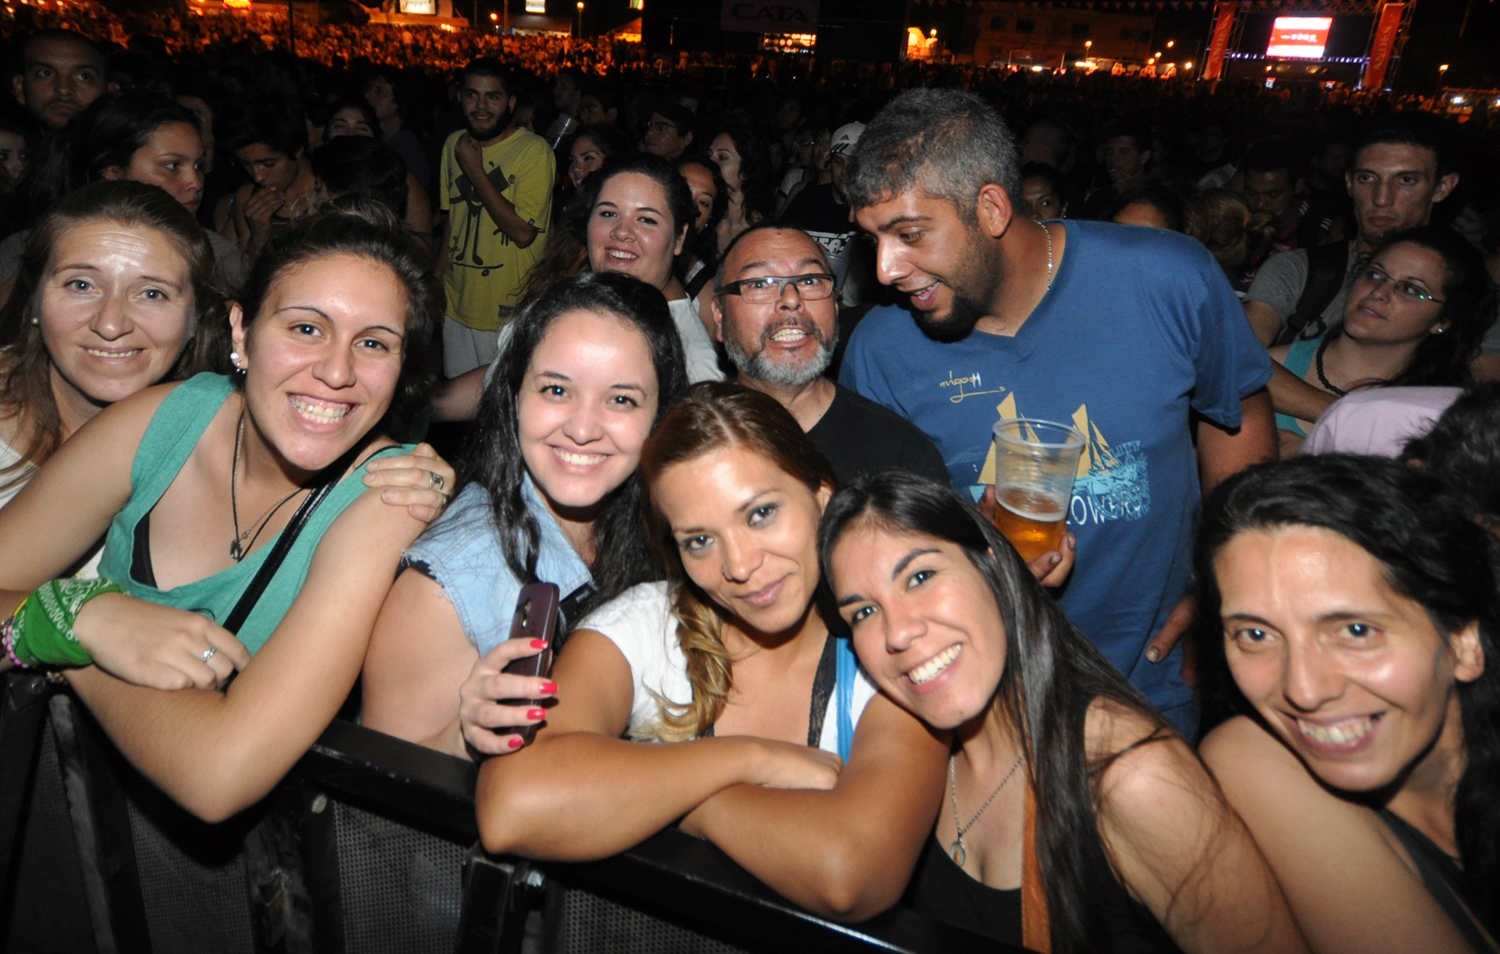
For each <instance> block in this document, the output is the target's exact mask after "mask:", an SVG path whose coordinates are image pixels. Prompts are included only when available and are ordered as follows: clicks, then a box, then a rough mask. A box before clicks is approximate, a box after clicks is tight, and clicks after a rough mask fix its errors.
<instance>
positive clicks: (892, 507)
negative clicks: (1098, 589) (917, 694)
mask: <svg viewBox="0 0 1500 954" xmlns="http://www.w3.org/2000/svg"><path fill="white" fill-rule="evenodd" d="M862 526H875V527H880V528H888V529H891V530H894V531H897V532H909V533H919V534H924V535H926V536H930V537H936V538H937V539H939V540H946V541H948V542H949V543H952V544H954V545H955V546H957V547H959V548H960V549H962V550H963V552H964V555H965V556H966V557H968V559H969V562H970V563H972V564H973V565H974V567H975V568H976V569H977V570H979V573H980V575H981V576H983V577H984V580H985V582H986V583H987V584H988V585H989V588H990V593H991V594H992V595H993V596H994V599H995V603H996V605H997V606H998V607H999V609H1000V618H1001V619H1002V620H1003V621H1004V623H1005V632H1006V635H1007V639H1008V641H1009V647H1010V648H1009V652H1008V653H1007V659H1006V664H1005V671H1004V673H1003V674H1002V675H1001V677H1000V685H999V687H998V688H997V689H996V693H995V698H994V702H993V705H995V706H997V707H998V708H999V710H1000V711H1001V712H1002V713H1003V715H1004V717H1005V719H1006V720H1007V721H1008V722H1009V723H1010V724H1011V725H1012V726H1014V727H1015V729H1016V731H1017V732H1018V734H1020V736H1021V737H1022V740H1023V744H1024V745H1025V749H1026V760H1027V771H1028V774H1029V777H1030V780H1031V785H1032V789H1033V791H1035V792H1036V793H1037V798H1036V812H1037V824H1036V849H1037V860H1038V862H1039V864H1040V867H1041V872H1042V878H1043V881H1044V882H1045V885H1046V892H1047V905H1048V909H1049V913H1050V919H1051V924H1052V950H1054V951H1057V952H1059V954H1063V952H1069V954H1071V952H1080V951H1091V950H1100V949H1106V950H1107V949H1109V947H1110V945H1109V944H1108V942H1107V940H1106V939H1105V938H1104V936H1103V934H1102V933H1101V932H1102V931H1103V924H1102V921H1101V919H1100V918H1099V916H1098V914H1099V905H1098V903H1097V899H1095V898H1094V897H1093V891H1092V890H1091V880H1090V872H1091V871H1098V870H1100V869H1099V866H1100V865H1107V864H1108V862H1107V856H1106V854H1105V849H1104V843H1103V841H1102V839H1101V838H1100V836H1099V819H1098V815H1099V811H1100V795H1099V781H1100V778H1101V776H1102V774H1103V772H1104V770H1105V769H1107V768H1108V767H1109V765H1110V764H1111V763H1112V762H1113V761H1114V759H1117V758H1119V757H1120V756H1121V755H1123V754H1125V752H1127V751H1130V750H1131V749H1133V748H1136V747H1138V746H1140V745H1144V744H1147V743H1149V742H1153V741H1158V740H1165V739H1170V738H1173V737H1175V733H1174V731H1173V730H1172V728H1171V727H1170V726H1169V725H1168V724H1167V722H1166V720H1164V719H1163V718H1162V717H1161V716H1160V715H1159V714H1157V712H1156V710H1155V709H1153V708H1151V704H1150V703H1148V702H1147V701H1146V699H1145V697H1144V696H1142V695H1141V694H1140V692H1139V691H1138V690H1136V689H1135V688H1134V687H1133V686H1131V685H1130V683H1128V682H1126V681H1125V679H1124V677H1123V676H1121V675H1120V674H1119V672H1117V671H1116V670H1115V668H1114V667H1113V666H1111V665H1110V664H1109V661H1108V660H1106V659H1105V658H1104V656H1103V655H1102V654H1101V653H1100V652H1099V650H1098V649H1096V648H1095V647H1094V644H1093V643H1091V642H1089V640H1088V638H1087V637H1086V636H1084V635H1083V633H1081V632H1079V631H1078V629H1077V628H1076V627H1075V626H1074V625H1073V624H1072V623H1071V622H1070V621H1069V620H1068V618H1067V616H1065V615H1064V614H1063V611H1062V610H1061V609H1060V608H1058V606H1057V604H1056V603H1054V602H1053V601H1052V599H1051V598H1050V597H1049V596H1047V594H1046V592H1045V591H1044V590H1043V589H1042V586H1041V584H1040V583H1038V582H1037V581H1036V578H1035V577H1033V576H1032V575H1031V571H1030V569H1028V568H1027V566H1026V563H1025V561H1024V560H1022V559H1021V557H1020V556H1019V555H1018V554H1017V553H1016V551H1015V548H1014V547H1012V546H1011V545H1010V544H1009V543H1008V542H1006V540H1005V538H1004V537H1002V536H1001V535H1000V534H999V533H998V532H997V531H996V530H995V528H994V527H992V526H991V525H990V523H989V521H987V520H985V519H984V517H983V516H981V515H980V513H979V512H978V511H977V510H976V509H975V508H974V504H973V503H972V502H971V501H969V500H967V499H965V498H963V497H961V496H959V495H958V494H957V493H956V492H955V491H953V490H952V489H951V488H950V487H948V486H946V485H943V484H939V483H937V482H936V481H932V480H928V479H926V478H924V477H917V476H915V475H913V474H908V473H904V472H901V471H887V472H885V473H882V474H877V475H875V476H872V477H871V476H867V477H861V478H859V479H857V480H855V481H854V482H853V483H852V484H850V485H849V486H847V487H844V488H843V489H841V490H839V492H838V493H836V494H834V495H833V499H832V500H830V501H829V502H828V507H827V509H826V510H824V512H823V523H822V525H821V527H820V529H819V533H818V537H819V539H818V551H819V557H820V559H821V561H822V564H823V575H824V578H825V579H827V580H829V581H830V583H831V581H832V577H831V575H830V558H831V557H832V555H833V550H834V547H836V546H837V545H838V542H839V540H840V539H841V538H842V537H843V536H844V534H845V533H847V532H848V531H849V530H851V529H854V528H856V527H862ZM1096 700H1102V701H1104V702H1107V703H1110V704H1112V705H1113V706H1115V707H1117V708H1118V709H1123V710H1127V711H1129V712H1132V713H1135V714H1136V715H1138V716H1139V717H1140V718H1141V719H1143V720H1146V721H1147V722H1149V723H1150V724H1151V725H1152V726H1154V729H1153V731H1152V732H1151V733H1149V734H1148V735H1147V736H1146V737H1144V738H1143V739H1141V740H1140V741H1138V742H1136V743H1135V744H1134V745H1132V746H1129V747H1127V748H1126V749H1124V750H1122V751H1121V752H1117V753H1114V754H1112V755H1110V756H1108V757H1106V758H1103V759H1091V758H1090V757H1089V755H1088V750H1087V746H1086V743H1085V736H1084V727H1085V720H1086V718H1087V716H1088V712H1089V707H1090V706H1091V705H1093V703H1094V702H1095V701H1096ZM1106 870H1107V869H1106Z"/></svg>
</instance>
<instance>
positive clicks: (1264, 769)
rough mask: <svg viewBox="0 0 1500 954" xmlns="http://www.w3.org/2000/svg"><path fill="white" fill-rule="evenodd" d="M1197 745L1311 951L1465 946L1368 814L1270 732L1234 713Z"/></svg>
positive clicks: (1331, 953) (1346, 953) (1354, 953)
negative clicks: (1256, 846) (1326, 785)
mask: <svg viewBox="0 0 1500 954" xmlns="http://www.w3.org/2000/svg"><path fill="white" fill-rule="evenodd" d="M1202 749H1203V757H1204V759H1205V760H1206V761H1207V762H1208V764H1209V765H1210V766H1211V767H1212V768H1213V770H1214V773H1215V774H1216V775H1217V776H1218V778H1219V780H1220V782H1221V783H1222V784H1223V786H1224V793H1225V794H1226V795H1227V796H1228V798H1229V801H1230V803H1231V804H1232V805H1233V806H1234V807H1235V809H1236V810H1237V811H1238V812H1239V814H1240V815H1241V816H1242V817H1243V818H1244V820H1245V823H1246V824H1247V825H1248V826H1249V828H1250V831H1251V832H1252V833H1253V834H1254V836H1255V840H1256V842H1257V843H1258V844H1259V846H1260V850H1261V851H1262V852H1264V853H1265V857H1266V859H1267V861H1268V862H1269V863H1270V866H1271V869H1272V870H1273V871H1274V872H1275V873H1276V878H1277V880H1278V881H1280V883H1281V887H1282V889H1283V890H1284V891H1285V892H1286V899H1287V901H1288V902H1289V903H1290V904H1291V909H1292V913H1293V915H1294V916H1295V917H1296V919H1297V924H1298V925H1299V926H1300V927H1301V929H1302V932H1303V934H1305V935H1306V937H1307V940H1308V942H1309V944H1310V945H1311V946H1312V949H1313V950H1314V951H1317V952H1318V954H1377V952H1386V951H1433V952H1438V951H1441V952H1445V954H1456V952H1468V951H1469V950H1470V948H1469V946H1468V945H1467V944H1466V943H1465V942H1464V939H1463V937H1462V936H1461V935H1460V934H1459V933H1458V930H1457V928H1455V927H1454V926H1453V922H1452V921H1450V920H1449V919H1448V916H1447V915H1446V914H1444V913H1443V910H1442V908H1441V907H1439V906H1438V903H1437V902H1436V901H1435V900H1433V897H1432V895H1431V894H1429V893H1428V891H1427V889H1426V888H1425V887H1424V886H1423V884H1422V879H1421V877H1420V876H1419V875H1418V874H1417V873H1416V872H1415V871H1413V870H1412V868H1411V865H1410V862H1408V861H1407V860H1406V859H1405V857H1404V856H1403V852H1402V850H1401V849H1400V848H1398V847H1397V845H1396V843H1395V842H1394V838H1393V836H1391V834H1390V833H1389V832H1388V831H1387V830H1386V828H1385V825H1384V824H1383V823H1382V822H1381V821H1380V819H1379V818H1378V817H1377V816H1376V814H1375V813H1374V812H1373V811H1372V810H1370V809H1369V808H1367V807H1365V806H1363V805H1357V804H1355V803H1353V802H1349V801H1345V800H1344V799H1341V798H1339V797H1337V796H1335V795H1333V794H1332V793H1330V792H1329V791H1328V790H1327V789H1326V788H1324V787H1323V786H1322V785H1320V784H1319V783H1318V781H1317V780H1316V779H1314V778H1313V776H1312V774H1311V773H1309V772H1308V771H1307V769H1306V768H1305V767H1304V766H1303V764H1302V763H1301V762H1300V761H1299V760H1298V759H1297V757H1296V756H1295V755H1293V754H1292V753H1291V751H1290V750H1289V749H1287V747H1286V746H1285V745H1283V744H1282V743H1281V742H1280V741H1279V740H1278V739H1276V738H1274V737H1272V736H1271V734H1270V733H1269V732H1267V731H1266V730H1265V729H1263V728H1261V727H1260V726H1259V725H1257V724H1256V723H1254V722H1252V721H1251V720H1250V719H1247V718H1243V717H1242V718H1236V719H1232V720H1230V721H1229V722H1226V723H1224V724H1223V725H1222V726H1220V727H1219V728H1217V729H1215V730H1214V731H1213V732H1212V733H1210V734H1209V736H1208V738H1206V739H1204V740H1203V747H1202Z"/></svg>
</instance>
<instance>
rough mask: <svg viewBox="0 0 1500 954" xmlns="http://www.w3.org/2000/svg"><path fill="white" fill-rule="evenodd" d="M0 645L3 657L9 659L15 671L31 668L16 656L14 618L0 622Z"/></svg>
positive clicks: (9, 617)
mask: <svg viewBox="0 0 1500 954" xmlns="http://www.w3.org/2000/svg"><path fill="white" fill-rule="evenodd" d="M22 602H24V600H23V601H22ZM17 609H19V607H17ZM0 643H3V644H4V646H5V655H6V656H9V657H10V661H11V662H12V663H14V664H15V666H16V668H17V669H30V668H31V667H30V666H28V665H26V664H25V663H23V662H21V659H20V657H19V656H17V655H16V618H15V617H14V616H7V617H5V620H4V622H0Z"/></svg>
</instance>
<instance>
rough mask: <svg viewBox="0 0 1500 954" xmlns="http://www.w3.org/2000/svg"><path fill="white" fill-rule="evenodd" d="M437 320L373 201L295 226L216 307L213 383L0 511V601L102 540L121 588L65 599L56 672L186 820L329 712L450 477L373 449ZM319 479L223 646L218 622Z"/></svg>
mask: <svg viewBox="0 0 1500 954" xmlns="http://www.w3.org/2000/svg"><path fill="white" fill-rule="evenodd" d="M441 308H442V293H441V289H440V288H439V287H438V285H437V284H436V282H435V281H434V280H433V279H431V278H430V277H429V276H428V275H427V274H426V273H425V271H424V269H423V266H422V264H421V260H420V259H419V258H418V257H417V256H416V254H415V253H414V252H413V251H412V249H411V247H410V246H409V244H408V240H407V239H405V238H404V237H403V236H402V234H401V232H400V229H399V224H398V223H396V222H395V219H394V218H393V217H391V216H390V215H389V214H388V213H385V212H384V211H383V210H378V209H372V208H369V207H366V206H358V207H353V208H347V209H345V210H342V211H335V212H330V213H327V214H324V215H321V216H317V217H314V218H312V219H309V220H307V221H306V222H304V223H299V224H298V225H297V226H296V227H295V228H292V229H289V230H287V232H286V233H284V234H282V235H278V236H277V237H276V238H275V239H274V240H273V241H272V242H271V243H270V244H269V245H268V246H267V249H266V251H265V252H264V253H263V254H262V256H261V258H260V259H259V260H258V261H257V263H256V265H255V267H254V269H253V270H252V272H251V275H250V277H249V279H248V280H247V283H246V288H245V291H244V294H243V296H242V297H241V299H240V302H239V303H237V304H235V305H233V306H232V307H231V308H230V313H229V324H230V327H231V330H232V340H233V345H234V351H233V353H232V354H231V355H230V359H231V361H232V362H233V364H234V366H235V368H236V370H237V371H238V374H237V375H236V376H235V378H234V379H231V378H226V377H223V376H218V375H208V374H204V375H199V376H197V377H195V378H192V379H191V380H189V381H186V382H184V383H182V384H180V385H165V386H161V387H156V388H149V389H147V390H146V391H143V392H141V393H139V394H137V395H135V396H133V397H131V398H127V399H126V400H123V401H119V402H117V403H116V404H114V405H112V406H111V407H109V408H108V409H106V410H105V411H103V412H101V413H100V414H99V415H98V416H97V417H96V418H95V419H94V420H93V421H92V422H90V423H89V424H88V425H87V426H85V427H84V428H82V429H81V430H80V431H79V432H78V433H77V434H76V435H75V436H74V437H73V438H72V439H71V440H70V441H69V442H68V443H67V444H66V445H65V446H64V448H63V449H62V450H61V451H60V452H59V453H57V454H56V455H54V456H53V457H52V458H51V459H50V460H49V461H48V462H47V464H46V465H45V466H44V467H43V468H42V470H41V472H40V473H39V474H38V475H37V476H36V478H35V479H34V480H33V482H32V484H31V485H30V486H29V487H28V488H27V490H26V492H25V493H23V495H22V496H21V497H19V498H17V500H16V501H15V503H13V504H12V505H11V506H10V507H7V508H6V509H5V510H4V511H0V590H3V591H4V592H0V600H9V602H5V603H4V604H3V605H4V607H5V608H7V609H8V608H11V607H15V606H16V605H17V604H18V603H20V602H21V600H22V598H23V597H25V596H26V594H27V592H28V591H30V590H32V589H33V588H34V587H37V586H39V585H42V584H44V583H46V581H47V580H49V579H51V578H52V577H54V576H56V575H58V574H59V573H61V571H62V569H63V568H65V567H66V566H68V565H69V564H70V563H71V562H72V561H73V560H74V559H76V558H77V555H78V553H79V552H82V551H83V550H85V549H87V548H88V547H89V546H90V545H91V544H92V543H93V542H94V541H96V540H97V539H98V538H99V537H100V536H101V535H102V534H104V533H105V532H106V529H107V531H108V532H107V538H106V546H105V555H104V559H103V562H102V564H101V573H102V575H103V576H104V578H105V579H107V580H109V581H111V582H112V583H114V584H116V585H117V587H118V588H119V589H121V590H123V592H106V593H103V594H102V595H98V596H97V597H95V598H93V599H90V600H88V601H87V602H85V603H82V604H81V606H79V607H78V608H76V610H75V612H76V616H75V617H74V618H73V619H72V620H71V621H70V622H69V623H68V626H69V627H70V629H71V634H70V635H71V636H72V637H73V638H75V639H76V645H77V646H79V647H82V648H83V649H85V650H87V651H88V652H89V653H91V654H92V655H93V657H94V661H95V664H94V665H91V666H84V667H83V668H78V669H73V670H70V671H69V672H68V678H69V680H70V681H71V683H72V685H73V687H74V689H75V690H76V691H77V692H78V694H79V696H80V697H81V698H82V699H83V700H84V702H85V703H87V704H88V706H89V707H90V709H91V710H92V711H93V712H94V714H95V716H96V717H98V719H99V720H100V722H101V723H102V724H103V725H104V727H105V729H106V730H107V731H108V732H109V735H110V737H111V738H112V739H113V740H114V741H115V743H116V744H117V745H118V746H119V747H120V749H121V751H122V752H124V754H125V755H126V756H127V757H128V758H129V759H130V760H131V761H132V762H133V763H134V764H135V765H136V767H137V768H139V769H140V770H141V771H143V772H144V773H145V774H146V775H147V776H148V777H150V778H151V779H152V780H153V781H154V782H155V783H156V784H157V785H159V786H160V787H161V788H162V789H163V790H164V791H166V792H167V794H169V795H171V796H172V797H173V798H174V799H176V800H177V801H178V802H179V803H180V804H181V805H182V806H183V807H184V808H186V809H188V810H189V811H191V812H193V813H194V814H196V815H198V816H199V817H201V818H203V819H205V820H207V821H218V820H222V819H224V818H227V817H228V816H230V815H232V814H234V813H236V812H238V811H240V810H242V809H244V808H246V807H248V806H250V805H252V804H254V803H255V802H256V801H258V800H259V799H260V798H262V797H263V796H264V795H265V794H266V793H267V792H268V791H270V789H271V788H272V787H273V786H274V785H275V784H276V782H277V781H279V780H280V779H281V777H282V776H283V775H284V774H285V773H286V771H287V770H288V769H290V768H291V766H292V765H293V764H294V763H295V762H296V760H297V759H298V758H299V757H300V756H301V755H302V754H303V753H304V752H305V751H306V750H307V748H308V747H309V746H310V745H311V744H312V742H313V741H314V740H315V739H316V738H317V737H318V735H319V734H320V733H321V732H322V731H323V729H324V728H325V727H326V726H327V725H328V723H329V722H330V721H331V720H332V719H333V716H334V715H335V713H336V712H337V710H338V707H339V705H340V704H341V703H342V702H343V700H344V698H345V697H346V696H347V695H348V693H349V690H350V688H351V687H352V686H353V684H354V680H355V677H356V676H357V675H358V673H359V668H360V664H361V662H362V661H363V659H364V654H365V644H366V643H367V641H368V639H369V634H370V630H371V628H372V626H373V624H374V620H375V615H376V613H377V611H378V610H379V608H380V605H381V601H382V599H383V597H384V595H385V591H386V590H387V589H388V588H389V586H390V584H391V581H392V580H393V579H394V576H395V570H396V566H397V562H398V561H399V559H400V556H401V552H402V550H403V549H404V548H405V547H406V546H407V545H409V544H410V543H411V542H412V541H413V540H414V539H415V538H416V536H417V534H418V532H419V531H420V530H421V529H422V527H423V525H424V523H425V522H426V521H428V520H431V519H432V518H433V517H434V516H435V515H436V513H437V512H438V511H439V510H440V509H441V506H442V505H443V504H444V503H445V502H446V496H445V493H444V491H445V490H446V489H447V488H448V482H449V481H451V479H452V471H451V469H449V468H448V467H447V465H446V464H444V463H443V462H441V461H440V460H437V459H436V458H435V456H432V455H431V451H430V449H429V450H427V451H425V452H424V451H423V450H422V449H421V448H417V449H410V448H407V449H406V450H407V453H408V454H409V455H411V456H404V457H402V456H397V455H399V454H400V453H401V450H400V449H399V447H398V445H396V444H395V442H394V441H392V440H391V439H390V438H389V437H388V436H386V435H389V434H405V433H407V432H408V430H409V428H410V426H411V421H412V418H413V417H414V416H415V415H416V414H418V413H420V411H421V409H422V408H423V407H424V405H425V401H426V393H427V389H428V386H429V384H430V380H431V379H430V372H429V371H428V370H427V369H428V368H429V367H430V363H429V360H428V359H429V356H430V354H431V349H432V345H433V340H434V331H435V329H436V327H437V321H438V316H440V315H441ZM367 474H368V477H367V476H366V475H367ZM330 483H331V484H332V488H331V490H329V491H328V492H327V496H326V497H324V498H323V499H322V500H321V502H320V503H319V504H318V505H317V506H316V509H314V510H313V511H312V512H311V515H310V516H309V517H308V518H307V520H306V523H305V525H304V526H303V528H302V530H301V532H300V533H299V534H297V535H296V537H295V542H294V543H293V544H292V546H291V547H290V549H289V550H287V551H286V554H285V557H284V559H283V560H282V562H281V563H280V565H279V567H278V568H277V569H276V572H275V575H274V576H273V577H271V581H270V583H269V585H267V586H266V588H265V590H264V591H263V592H262V594H261V595H260V596H259V598H258V599H256V600H255V602H254V608H253V610H251V611H250V612H249V615H248V616H247V617H245V618H244V621H243V625H242V626H240V627H239V629H238V633H239V638H238V639H236V638H235V636H234V635H232V634H231V633H230V632H228V631H227V630H226V629H224V628H223V625H222V624H224V623H225V622H226V618H227V617H229V615H230V613H231V610H232V609H233V608H234V607H235V606H236V604H238V603H239V602H240V600H241V597H242V596H243V595H244V593H245V591H246V589H247V587H248V586H249V584H250V582H251V580H252V579H253V578H255V577H256V575H257V573H258V571H259V570H260V569H261V567H262V565H263V564H265V562H266V561H267V559H268V556H269V554H270V553H271V552H272V550H273V548H275V546H276V542H277V541H278V539H279V537H280V535H281V534H282V531H283V528H285V527H286V526H287V524H288V523H289V521H290V520H291V518H292V516H293V514H294V512H296V511H297V510H298V508H299V507H301V506H302V504H303V503H304V501H306V500H307V499H308V498H309V497H310V496H312V495H313V493H314V492H316V490H317V489H318V488H319V487H320V486H322V485H324V484H330ZM366 486H381V487H384V488H386V489H384V490H383V491H382V492H381V493H380V494H365V493H363V491H364V490H365V489H366ZM48 585H49V586H51V584H48ZM42 592H50V591H47V590H44V591H39V593H38V594H37V596H38V600H37V602H38V603H39V604H40V603H43V602H45V600H44V599H43V598H42V596H41V593H42ZM28 602H30V600H29V599H28ZM28 612H31V611H28ZM17 618H19V616H18V617H17ZM13 644H14V645H16V646H19V645H20V642H19V640H18V639H16V640H13ZM252 654H253V658H252ZM38 658H40V657H38ZM21 661H22V662H26V661H27V658H26V653H25V652H24V651H23V652H22V653H21ZM236 669H238V670H239V671H240V672H239V678H238V679H236V680H235V681H234V683H233V684H232V685H230V686H229V687H228V689H227V690H226V691H224V692H218V691H213V690H214V689H215V687H216V686H219V685H223V684H224V683H225V682H226V680H227V679H228V678H229V676H230V675H231V674H232V673H233V672H234V670H236ZM148 687H155V688H148ZM190 687H191V688H190ZM163 689H179V690H181V691H162V690H163Z"/></svg>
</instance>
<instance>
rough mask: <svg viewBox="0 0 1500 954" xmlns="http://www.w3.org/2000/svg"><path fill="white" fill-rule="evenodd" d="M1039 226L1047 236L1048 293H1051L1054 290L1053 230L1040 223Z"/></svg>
mask: <svg viewBox="0 0 1500 954" xmlns="http://www.w3.org/2000/svg"><path fill="white" fill-rule="evenodd" d="M1037 225H1041V226H1042V231H1043V232H1044V233H1045V234H1046V236H1047V291H1051V290H1052V230H1051V229H1049V228H1047V226H1045V225H1042V223H1041V222H1038V223H1037Z"/></svg>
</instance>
